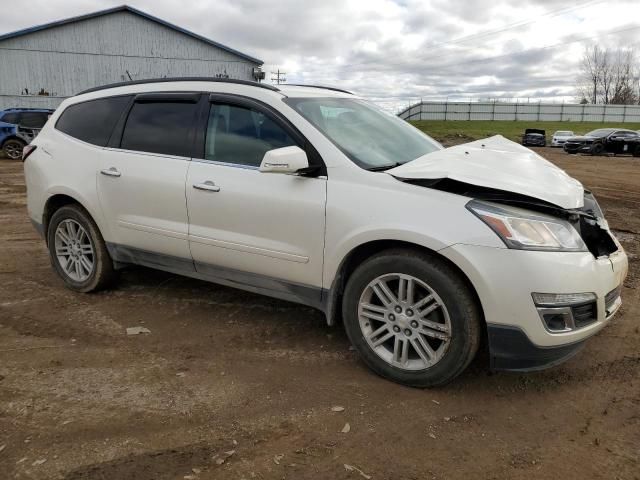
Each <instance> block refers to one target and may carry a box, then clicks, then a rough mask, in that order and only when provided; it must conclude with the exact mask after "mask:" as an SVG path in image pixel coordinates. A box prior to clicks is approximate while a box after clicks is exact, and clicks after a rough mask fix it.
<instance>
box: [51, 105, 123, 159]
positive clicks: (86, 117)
mask: <svg viewBox="0 0 640 480" xmlns="http://www.w3.org/2000/svg"><path fill="white" fill-rule="evenodd" d="M130 100H131V96H124V97H109V98H101V99H99V100H90V101H88V102H82V103H77V104H75V105H71V106H70V107H67V108H66V109H65V111H64V112H62V115H60V118H59V119H58V121H57V122H56V129H58V130H60V131H61V132H64V133H66V134H67V135H71V136H72V137H74V138H77V139H78V140H82V141H83V142H87V143H91V144H93V145H98V146H99V147H104V146H106V145H107V142H108V141H109V136H110V135H111V132H112V131H113V128H114V127H115V125H116V122H117V121H118V119H119V118H120V115H122V112H123V111H124V109H125V107H126V106H127V105H128V104H129V101H130Z"/></svg>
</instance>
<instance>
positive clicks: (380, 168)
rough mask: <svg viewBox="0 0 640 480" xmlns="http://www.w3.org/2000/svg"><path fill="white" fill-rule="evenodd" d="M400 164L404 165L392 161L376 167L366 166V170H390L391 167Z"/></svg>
mask: <svg viewBox="0 0 640 480" xmlns="http://www.w3.org/2000/svg"><path fill="white" fill-rule="evenodd" d="M400 165H402V164H401V163H399V162H396V163H392V164H390V165H378V166H376V167H369V168H366V169H365V170H367V171H368V172H384V171H385V170H389V169H390V168H395V167H399V166H400Z"/></svg>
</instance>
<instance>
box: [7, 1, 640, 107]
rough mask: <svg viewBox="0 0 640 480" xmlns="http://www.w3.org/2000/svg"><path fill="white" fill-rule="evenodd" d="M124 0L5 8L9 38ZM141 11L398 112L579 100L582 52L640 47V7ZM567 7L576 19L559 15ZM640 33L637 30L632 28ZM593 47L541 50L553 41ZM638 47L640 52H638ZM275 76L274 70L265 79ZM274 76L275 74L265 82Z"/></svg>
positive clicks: (236, 4) (265, 5)
mask: <svg viewBox="0 0 640 480" xmlns="http://www.w3.org/2000/svg"><path fill="white" fill-rule="evenodd" d="M121 3H122V0H91V1H86V0H30V1H29V2H22V1H17V0H5V1H4V2H3V7H4V8H3V15H2V16H1V17H0V33H5V32H9V31H13V30H17V29H21V28H26V27H29V26H33V25H35V24H40V23H45V22H49V21H53V20H58V19H61V18H65V17H68V16H73V15H80V14H83V13H89V12H92V11H95V10H100V9H104V8H108V7H111V6H115V5H119V4H121ZM131 4H132V6H134V7H136V8H139V9H141V10H144V11H146V12H148V13H150V14H152V15H155V16H157V17H160V18H163V19H165V20H167V21H170V22H172V23H175V24H177V25H180V26H182V27H184V28H187V29H189V30H192V31H194V32H196V33H199V34H201V35H204V36H207V37H209V38H212V39H214V40H216V41H219V42H221V43H224V44H227V45H229V46H231V47H233V48H236V49H238V50H241V51H244V52H246V53H248V54H250V55H253V56H256V57H258V58H262V59H263V60H264V61H265V69H266V70H267V71H269V70H271V69H272V68H275V67H278V66H279V67H280V68H284V69H286V70H287V77H288V80H289V81H290V82H295V83H298V82H301V83H302V82H308V83H319V84H330V85H338V86H342V87H344V88H347V89H351V90H354V91H356V92H358V93H360V94H362V95H365V96H367V97H370V98H372V99H374V100H375V101H378V102H380V103H382V104H383V105H385V106H386V107H387V108H390V109H396V108H399V107H400V106H404V105H406V104H407V103H408V102H410V101H412V100H416V99H418V98H420V97H423V98H444V97H447V96H449V97H484V98H486V97H498V96H503V97H527V96H530V97H536V98H548V99H556V100H561V99H566V98H570V97H572V96H573V89H574V82H575V78H576V75H577V69H578V60H579V56H580V51H581V48H582V47H583V46H584V44H586V43H589V42H601V43H604V44H608V45H629V44H638V43H639V38H640V29H636V30H630V31H627V32H621V33H618V34H615V33H614V34H610V35H604V34H606V33H607V32H610V31H612V30H616V29H623V28H630V27H632V26H634V25H633V24H631V23H628V22H629V21H631V20H630V17H629V16H628V15H626V16H624V17H625V18H620V17H622V16H620V15H617V14H615V12H620V11H627V12H630V11H634V10H635V11H636V13H640V8H639V7H638V6H637V3H636V0H618V1H615V2H614V1H606V2H605V1H598V0H591V1H589V2H587V1H586V0H583V1H578V3H575V2H568V1H566V2H564V1H563V2H560V3H558V2H557V1H556V0H542V1H540V0H517V1H516V0H512V1H506V0H475V1H474V2H469V1H466V0H432V1H424V0H395V1H393V0H368V1H365V0H347V1H344V0H323V1H321V2H314V1H306V2H300V1H299V0H217V1H216V2H215V3H213V2H210V1H205V0H194V1H192V2H188V4H187V3H185V5H184V8H176V3H175V1H170V0H135V1H132V3H131ZM561 9H571V11H568V10H567V11H566V12H564V13H563V12H560V13H556V12H558V11H560V10H561ZM635 26H637V24H636V25H635ZM589 36H592V37H597V38H595V39H592V40H589V41H585V42H574V43H568V44H567V45H565V46H558V47H552V48H546V49H541V48H540V47H544V46H547V45H554V44H559V43H567V42H573V41H575V40H577V39H582V38H584V37H589ZM636 46H637V45H636ZM267 73H268V72H267ZM267 76H268V77H269V74H267Z"/></svg>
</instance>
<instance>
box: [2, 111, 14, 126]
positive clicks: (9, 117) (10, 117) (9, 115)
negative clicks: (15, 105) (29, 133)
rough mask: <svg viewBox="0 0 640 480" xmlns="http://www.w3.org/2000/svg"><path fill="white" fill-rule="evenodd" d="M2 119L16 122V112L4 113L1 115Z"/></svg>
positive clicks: (7, 121) (6, 121)
mask: <svg viewBox="0 0 640 480" xmlns="http://www.w3.org/2000/svg"><path fill="white" fill-rule="evenodd" d="M2 121H3V122H5V123H14V124H16V123H18V114H17V113H5V114H4V115H3V116H2Z"/></svg>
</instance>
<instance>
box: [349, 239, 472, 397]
mask: <svg viewBox="0 0 640 480" xmlns="http://www.w3.org/2000/svg"><path fill="white" fill-rule="evenodd" d="M343 318H344V323H345V329H346V331H347V335H348V336H349V339H350V340H351V342H352V344H353V345H354V347H355V348H356V350H357V351H358V352H359V353H360V356H361V358H362V359H363V361H364V362H365V363H366V364H367V365H368V366H369V367H370V368H371V369H372V370H373V371H375V372H376V373H378V374H379V375H381V376H383V377H385V378H388V379H390V380H393V381H395V382H398V383H402V384H404V385H409V386H414V387H432V386H438V385H443V384H445V383H447V382H449V381H451V380H452V379H454V378H455V377H457V376H458V375H459V374H460V373H462V371H463V370H464V369H465V368H466V367H467V365H468V364H469V362H470V361H471V360H472V359H473V357H474V355H475V354H476V352H477V350H478V346H479V343H480V332H481V328H480V324H481V314H480V310H479V308H478V306H477V303H476V300H475V297H474V295H473V293H472V292H471V291H470V289H469V287H468V286H467V285H466V283H465V282H464V280H463V279H462V278H461V277H460V274H459V273H458V272H457V271H456V270H455V269H454V268H452V267H451V266H450V265H448V264H447V263H445V262H444V261H442V260H440V259H438V258H436V257H432V256H429V255H423V254H420V253H418V252H412V251H405V250H389V251H386V252H383V253H381V254H378V255H376V256H375V257H372V258H371V259H369V260H368V261H367V262H365V263H363V264H362V265H361V266H360V267H358V269H357V270H356V271H355V272H354V273H353V275H352V276H351V277H350V278H349V281H348V283H347V287H346V289H345V294H344V302H343Z"/></svg>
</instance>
